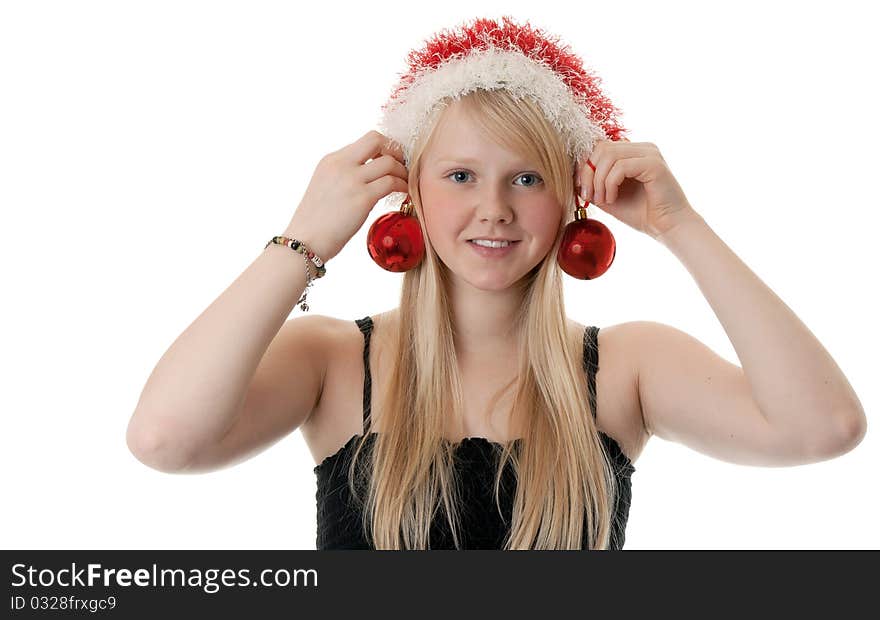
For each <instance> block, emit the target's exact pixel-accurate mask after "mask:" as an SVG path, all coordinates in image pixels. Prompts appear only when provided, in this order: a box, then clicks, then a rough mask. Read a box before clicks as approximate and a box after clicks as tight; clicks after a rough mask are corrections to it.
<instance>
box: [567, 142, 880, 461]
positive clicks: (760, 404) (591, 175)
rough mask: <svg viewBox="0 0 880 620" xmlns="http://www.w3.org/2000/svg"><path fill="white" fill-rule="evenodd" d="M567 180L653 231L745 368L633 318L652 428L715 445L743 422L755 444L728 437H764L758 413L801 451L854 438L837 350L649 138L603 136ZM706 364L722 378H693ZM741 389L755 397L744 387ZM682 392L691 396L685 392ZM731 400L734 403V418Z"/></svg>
mask: <svg viewBox="0 0 880 620" xmlns="http://www.w3.org/2000/svg"><path fill="white" fill-rule="evenodd" d="M575 184H576V186H577V187H579V188H581V189H580V192H581V198H583V199H586V200H588V201H591V202H593V203H594V204H595V205H596V206H598V207H599V208H600V209H602V210H603V211H606V212H608V213H610V214H611V215H613V216H614V217H616V218H617V219H619V220H620V221H622V222H624V223H625V224H627V225H629V226H631V227H633V228H635V229H636V230H638V231H640V232H643V233H645V234H647V235H648V236H650V237H652V238H653V239H655V240H657V241H658V242H660V243H661V244H662V245H664V246H665V247H666V248H668V249H669V250H670V251H671V252H672V253H673V254H674V255H675V256H676V257H677V258H678V259H679V260H680V261H681V263H682V264H683V265H684V267H685V268H686V269H687V270H688V271H689V272H690V274H691V275H692V276H693V278H694V280H696V283H697V286H698V287H699V289H700V291H701V292H702V293H703V295H704V296H705V298H706V300H707V301H708V302H709V305H710V306H711V307H712V310H713V311H714V312H715V315H716V316H717V317H718V320H719V321H720V322H721V325H722V327H723V328H724V331H725V332H726V333H727V336H728V337H729V338H730V341H731V343H732V344H733V347H734V349H735V350H736V353H737V355H738V357H739V359H740V362H741V363H742V370H741V371H740V370H738V369H734V368H731V365H730V364H729V363H727V362H725V361H724V360H721V359H720V358H719V357H718V356H717V355H715V354H714V353H712V352H711V351H710V350H704V347H700V346H698V341H696V340H695V339H691V338H690V337H687V336H686V335H685V334H683V333H681V332H678V330H674V328H669V327H665V328H664V326H662V325H660V324H653V325H652V324H650V323H649V322H639V323H638V325H635V326H634V328H633V330H632V332H633V334H634V335H633V339H640V340H642V341H644V342H646V343H647V344H646V345H645V347H646V348H647V349H648V350H649V351H648V352H647V353H646V354H645V356H644V361H645V363H644V368H643V370H645V371H646V374H645V381H644V384H645V385H640V394H641V396H642V397H643V402H642V405H643V415H644V416H645V422H646V423H650V420H649V419H648V416H647V415H646V413H647V412H650V411H651V410H652V409H653V412H654V416H655V420H654V422H655V423H656V426H657V427H658V428H663V427H665V429H666V430H667V432H668V434H669V435H670V436H676V435H678V436H681V437H689V438H690V439H691V440H693V441H694V442H701V443H704V444H706V443H707V445H709V446H711V447H712V448H713V449H714V450H716V451H723V450H728V449H732V448H733V447H734V446H733V445H729V444H725V443H724V442H725V441H727V440H726V438H725V439H721V438H720V437H718V436H716V433H718V432H719V431H723V432H725V433H728V434H730V437H733V436H734V434H736V432H737V431H741V430H746V429H747V431H748V433H749V434H750V435H751V439H749V440H748V441H749V442H751V443H746V444H745V445H744V446H736V447H744V448H745V449H752V448H755V447H757V446H760V445H761V444H762V442H763V441H764V438H763V437H761V436H760V435H761V432H760V431H759V430H757V429H760V423H758V422H757V421H756V418H755V417H754V416H756V415H757V414H758V412H760V414H762V416H763V418H764V419H765V420H766V423H767V424H768V425H769V428H770V429H772V435H773V437H774V441H779V442H782V443H781V444H778V443H777V450H779V451H780V452H790V453H791V454H797V450H798V449H800V448H801V446H804V445H810V446H813V448H812V450H811V451H812V452H813V454H814V455H815V454H822V455H828V454H833V453H842V452H845V451H846V450H848V449H851V447H852V446H854V445H856V444H858V442H859V441H861V438H862V437H863V436H864V434H865V432H866V429H867V419H866V417H865V412H864V409H863V408H862V405H861V402H859V399H858V397H857V396H856V393H855V391H854V390H853V388H852V386H851V385H850V384H849V381H847V379H846V377H845V376H844V374H843V372H841V370H840V368H839V367H838V366H837V364H836V363H835V361H834V359H833V358H832V357H831V355H830V354H829V353H828V351H826V350H825V348H824V347H823V346H822V344H821V343H820V342H819V341H818V340H817V339H816V337H815V336H814V335H813V334H812V333H811V332H810V330H809V329H807V327H806V326H805V325H804V324H803V323H802V322H801V321H800V319H799V318H798V317H797V316H796V315H795V313H794V312H792V310H791V309H790V308H789V307H788V306H787V305H786V304H785V303H784V302H783V301H782V300H781V299H780V298H779V297H778V296H777V295H776V294H775V293H774V292H773V291H772V290H771V289H770V288H769V287H768V286H767V285H766V284H764V283H763V282H762V281H761V280H760V279H759V278H758V276H756V275H755V274H754V273H753V272H752V271H751V270H750V269H749V268H748V267H747V266H746V265H745V263H743V262H742V261H741V260H740V258H739V257H738V256H737V255H736V254H735V253H734V252H733V251H732V250H731V249H730V248H729V247H728V246H727V244H725V243H724V241H722V240H721V238H720V237H718V235H716V234H715V232H714V231H713V230H712V228H711V227H710V226H709V225H708V224H707V223H706V221H705V220H704V219H703V218H702V217H701V216H700V215H699V214H698V213H697V212H696V211H695V210H694V209H693V207H692V206H691V204H690V203H689V201H688V200H687V198H686V196H685V194H684V192H683V191H682V189H681V186H680V185H679V184H678V182H677V180H676V179H675V177H674V176H673V174H672V172H671V171H670V170H669V167H668V166H667V165H666V161H665V160H664V159H663V156H662V155H661V154H660V150H659V149H658V148H657V146H656V145H654V144H653V143H650V142H639V143H631V142H629V141H628V140H625V139H624V140H622V141H620V142H612V141H600V142H598V143H597V144H596V145H595V147H594V148H593V151H592V153H591V154H590V157H589V158H588V159H587V160H586V161H585V162H578V168H577V170H576V175H575ZM651 349H658V351H656V352H653V353H652V352H651ZM670 349H673V350H677V351H679V352H680V353H681V354H682V355H683V356H684V357H685V358H686V359H685V361H684V363H683V364H682V365H681V367H680V368H678V369H673V368H670V367H669V364H668V362H667V361H666V360H668V358H664V357H663V354H664V353H667V354H668V353H669V352H670V351H669V350H670ZM739 372H742V373H744V378H745V379H746V381H742V380H741V379H742V378H743V375H738V374H737V373H739ZM704 373H709V378H710V379H711V374H712V373H715V374H716V375H718V376H720V378H721V379H722V381H721V385H714V386H707V385H705V384H704V383H700V382H704V381H705V380H706V377H705V376H704ZM695 382H697V383H695ZM746 383H747V384H748V388H745V384H746ZM746 389H748V391H750V392H751V398H747V397H746V396H745V394H743V393H742V392H744V391H745V390H746ZM719 390H720V391H719ZM724 390H729V391H730V393H729V394H726V396H727V399H728V400H729V401H730V402H729V403H725V404H723V405H721V406H718V405H716V406H715V407H714V409H716V410H720V411H723V412H724V415H725V416H729V417H725V419H724V420H720V421H715V423H716V425H715V426H712V421H706V420H702V419H700V416H699V412H698V411H697V409H698V408H699V407H701V406H704V405H709V404H710V403H711V404H717V403H719V402H724V400H723V399H724V398H725V394H724V393H723V392H724ZM688 391H691V392H692V393H693V395H694V400H695V401H696V402H687V401H686V400H685V399H686V396H683V394H687V393H688ZM734 411H741V412H742V417H739V416H738V415H737V414H735V413H733V412H734ZM731 441H733V440H731ZM788 444H790V445H788ZM795 444H797V445H795ZM808 457H811V455H808V454H805V455H804V458H808ZM812 458H815V457H814V456H813V457H812ZM743 460H745V459H743Z"/></svg>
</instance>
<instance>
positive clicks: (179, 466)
mask: <svg viewBox="0 0 880 620" xmlns="http://www.w3.org/2000/svg"><path fill="white" fill-rule="evenodd" d="M136 417H137V414H135V416H134V417H132V420H131V422H129V424H128V429H127V430H126V432H125V443H126V445H127V446H128V451H129V452H131V454H132V455H133V456H134V457H135V458H136V459H137V460H138V461H140V462H141V463H143V464H144V465H146V466H147V467H149V468H150V469H155V470H156V471H159V472H162V473H165V474H175V473H180V472H181V471H183V470H184V469H186V466H187V464H188V463H189V456H188V455H187V454H184V453H183V452H182V451H181V450H179V449H175V448H174V447H173V446H171V445H169V442H168V441H167V440H166V438H165V437H164V435H163V434H162V433H160V432H159V431H158V430H157V429H156V427H155V426H152V425H146V426H143V427H141V426H140V425H138V424H137V422H136Z"/></svg>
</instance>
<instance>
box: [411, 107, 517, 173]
mask: <svg viewBox="0 0 880 620" xmlns="http://www.w3.org/2000/svg"><path fill="white" fill-rule="evenodd" d="M425 158H426V159H427V160H429V161H431V162H433V163H459V164H471V165H479V164H482V163H486V162H487V161H493V162H495V161H501V162H503V163H505V164H508V165H511V166H520V165H527V164H530V163H531V162H530V159H529V158H528V157H527V156H526V155H525V154H523V153H518V152H516V151H514V150H512V149H511V147H509V146H508V145H505V144H501V143H499V142H498V141H497V140H496V139H495V138H494V137H493V136H492V135H490V134H489V133H488V132H487V131H486V130H485V129H484V128H483V127H482V126H481V125H480V124H479V123H477V122H475V121H474V120H473V119H472V118H471V117H470V115H469V114H467V113H465V112H463V111H462V110H461V108H460V107H458V108H454V109H453V108H452V107H451V106H450V109H448V110H446V111H445V113H444V115H443V116H442V117H441V119H440V120H439V121H438V125H437V127H436V129H435V131H434V135H433V137H432V140H431V145H430V146H429V148H428V150H427V151H426V153H425Z"/></svg>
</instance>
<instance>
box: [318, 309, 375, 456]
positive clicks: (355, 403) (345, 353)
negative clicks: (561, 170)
mask: <svg viewBox="0 0 880 620" xmlns="http://www.w3.org/2000/svg"><path fill="white" fill-rule="evenodd" d="M388 314H389V313H387V312H386V313H383V314H377V315H369V316H370V319H371V320H372V321H373V330H371V335H370V354H369V355H370V358H371V360H372V361H371V362H370V363H369V366H375V365H376V364H377V362H378V361H380V359H381V357H380V356H379V355H378V354H379V353H381V350H380V349H381V347H380V345H381V343H382V340H383V338H382V335H383V332H384V331H387V330H385V329H383V328H384V327H386V325H385V323H386V317H387V315H388ZM365 318H366V317H365ZM322 322H323V323H324V326H325V332H326V334H327V337H326V339H325V350H324V352H323V354H324V356H325V359H326V370H325V373H324V382H323V388H322V391H321V399H320V401H319V402H318V405H317V407H316V408H315V411H314V413H313V414H312V416H311V417H310V418H309V420H308V421H307V423H306V424H304V425H303V426H302V428H301V430H302V435H303V438H304V439H305V441H306V444H307V445H308V447H309V450H310V451H311V452H312V456H313V457H314V459H315V463H321V462H322V461H323V460H324V459H325V458H326V457H328V456H329V455H331V454H334V453H336V452H337V451H338V450H339V449H340V447H341V446H343V445H344V444H345V443H346V442H347V441H348V440H349V439H350V438H351V437H352V436H353V435H356V434H359V433H361V432H362V431H363V394H364V388H365V386H364V378H365V366H366V365H365V363H364V353H365V352H366V349H365V337H364V333H363V332H362V331H361V329H360V328H359V327H358V325H357V322H356V321H355V320H351V319H338V318H333V317H323V319H322ZM378 374H379V375H380V376H381V375H382V374H383V373H382V372H379V373H378ZM373 380H374V381H375V380H376V377H373Z"/></svg>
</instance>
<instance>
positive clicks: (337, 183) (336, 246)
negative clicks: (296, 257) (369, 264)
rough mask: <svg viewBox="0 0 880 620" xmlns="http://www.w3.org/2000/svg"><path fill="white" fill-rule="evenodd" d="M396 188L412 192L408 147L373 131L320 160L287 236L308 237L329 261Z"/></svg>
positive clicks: (309, 244) (309, 243)
mask: <svg viewBox="0 0 880 620" xmlns="http://www.w3.org/2000/svg"><path fill="white" fill-rule="evenodd" d="M367 160H370V161H367ZM392 192H403V193H409V173H408V171H407V169H406V166H405V165H404V158H403V150H402V149H401V148H400V145H399V144H397V143H396V142H392V141H390V140H389V139H388V138H387V137H385V136H384V135H383V134H381V133H379V132H378V131H375V130H370V131H368V132H367V133H366V134H364V135H363V136H362V137H361V138H360V139H359V140H357V141H356V142H353V143H352V144H349V145H348V146H345V147H343V148H341V149H340V150H338V151H334V152H332V153H329V154H327V155H325V156H324V157H323V158H322V159H321V161H320V162H318V166H317V167H316V168H315V172H314V174H313V175H312V180H311V181H310V182H309V185H308V187H307V188H306V191H305V195H304V196H303V199H302V201H301V202H300V204H299V206H298V207H297V209H296V212H295V213H294V214H293V218H292V219H291V220H290V224H289V225H288V227H287V230H286V231H285V233H284V235H285V236H287V237H291V238H295V239H300V240H302V242H303V243H305V245H306V246H307V247H308V248H309V249H310V250H311V251H313V252H314V253H315V254H317V255H318V256H319V257H320V258H321V260H323V261H328V260H330V259H331V258H333V257H334V256H336V255H337V254H339V252H341V251H342V248H343V247H345V244H346V243H348V241H349V240H350V239H351V238H352V237H353V236H354V235H355V233H356V232H357V231H358V230H360V227H361V226H363V224H364V222H365V221H366V219H367V215H369V213H370V211H372V209H373V207H374V206H376V204H377V203H378V202H379V200H381V199H382V198H384V197H385V196H387V195H389V194H391V193H392Z"/></svg>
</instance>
